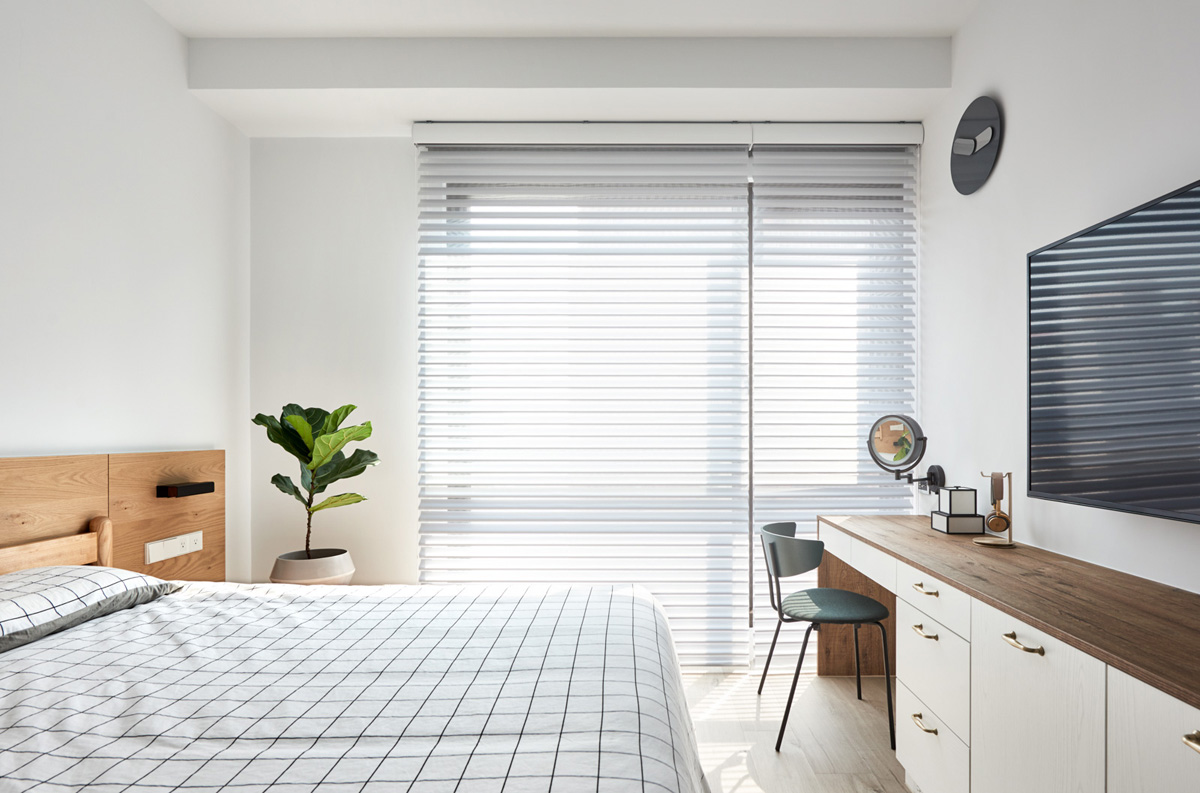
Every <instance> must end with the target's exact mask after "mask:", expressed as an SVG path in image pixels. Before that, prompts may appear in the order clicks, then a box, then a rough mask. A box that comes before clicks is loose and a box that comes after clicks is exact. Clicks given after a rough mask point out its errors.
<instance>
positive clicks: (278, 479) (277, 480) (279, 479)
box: [271, 474, 308, 507]
mask: <svg viewBox="0 0 1200 793" xmlns="http://www.w3.org/2000/svg"><path fill="white" fill-rule="evenodd" d="M271 484H273V485H275V487H277V488H279V489H280V490H281V491H283V492H284V493H285V494H287V495H289V496H291V497H292V498H294V499H296V500H297V501H299V502H300V503H301V504H303V505H304V506H306V507H307V506H308V501H306V500H305V498H304V496H302V495H300V491H299V490H297V489H296V483H295V482H293V481H292V480H291V478H290V477H287V476H284V475H283V474H275V476H273V477H271Z"/></svg>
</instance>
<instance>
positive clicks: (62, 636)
mask: <svg viewBox="0 0 1200 793" xmlns="http://www.w3.org/2000/svg"><path fill="white" fill-rule="evenodd" d="M702 786H703V782H702V777H701V774H700V770H699V762H698V758H697V756H696V749H695V740H694V738H693V735H692V727H691V722H690V721H689V719H688V715H687V709H686V704H685V702H684V695H683V690H682V683H681V680H680V677H679V671H678V666H677V663H676V659H675V654H674V649H673V645H672V643H671V640H670V636H669V633H668V630H667V624H666V620H665V618H664V617H663V615H662V612H661V610H660V609H659V608H658V606H657V604H656V603H655V602H654V601H653V599H652V598H651V597H650V596H649V595H648V594H646V593H644V592H641V591H639V590H636V589H629V588H623V587H616V588H614V587H568V586H560V587H553V586H551V587H538V588H527V587H484V588H450V587H428V586H421V587H411V586H405V587H318V588H305V587H291V586H264V585H253V586H251V585H237V584H206V585H188V586H186V587H185V588H184V589H183V590H182V591H180V592H178V593H176V594H174V595H171V596H168V597H165V598H162V599H160V600H157V601H155V602H153V603H150V604H146V605H143V606H139V607H137V608H134V609H130V610H127V611H122V612H118V613H116V614H112V615H109V616H107V617H103V618H100V619H96V620H93V621H91V622H88V623H86V624H84V625H80V626H78V627H75V628H72V629H70V630H67V631H65V632H63V633H59V634H56V635H54V636H50V637H47V638H44V639H40V640H38V641H36V642H34V643H32V644H29V645H26V646H24V647H20V648H17V649H14V650H11V651H9V652H7V653H4V654H3V655H0V791H6V792H7V791H26V790H38V791H89V792H92V791H94V792H95V793H115V792H116V791H126V790H128V791H170V790H180V791H194V792H195V793H202V792H204V791H218V790H220V791H238V793H257V792H258V791H268V790H269V791H272V792H273V793H282V791H288V792H289V793H293V792H294V793H300V792H301V791H317V790H319V791H331V792H340V791H406V790H410V791H421V792H422V793H424V792H426V791H428V792H430V793H433V792H434V791H464V793H474V792H475V791H478V792H479V793H487V792H488V791H495V792H496V793H499V792H500V791H505V792H512V791H522V792H524V791H529V792H530V793H532V792H533V791H546V792H547V793H570V792H571V791H591V792H594V793H602V792H603V791H613V792H614V793H615V792H616V791H655V792H657V791H665V792H670V793H684V792H685V791H687V792H689V793H690V792H691V791H698V790H701V789H703V787H702Z"/></svg>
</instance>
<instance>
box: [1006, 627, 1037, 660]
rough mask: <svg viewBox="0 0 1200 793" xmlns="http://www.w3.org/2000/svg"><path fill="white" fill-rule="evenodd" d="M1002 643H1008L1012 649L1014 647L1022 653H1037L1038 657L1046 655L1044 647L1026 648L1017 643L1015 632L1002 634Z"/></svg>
mask: <svg viewBox="0 0 1200 793" xmlns="http://www.w3.org/2000/svg"><path fill="white" fill-rule="evenodd" d="M1004 641H1006V642H1008V643H1009V644H1011V645H1012V646H1013V647H1016V648H1017V649H1018V650H1020V651H1022V652H1026V653H1037V654H1038V655H1045V654H1046V648H1045V647H1026V646H1025V645H1023V644H1021V643H1020V642H1019V641H1017V632H1016V631H1013V632H1012V633H1006V634H1004Z"/></svg>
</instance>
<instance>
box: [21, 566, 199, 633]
mask: <svg viewBox="0 0 1200 793" xmlns="http://www.w3.org/2000/svg"><path fill="white" fill-rule="evenodd" d="M178 589H180V586H179V585H178V584H172V583H169V582H167V581H162V580H160V579H158V578H155V577H154V576H149V575H145V574H143V573H135V572H132V571H131V570H121V569H118V568H115V567H92V566H61V567H35V568H33V569H30V570H20V571H18V572H15V573H8V574H7V575H0V652H4V651H5V650H11V649H13V648H14V647H20V646H21V645H22V644H29V643H30V642H32V641H34V640H35V639H40V638H42V637H43V636H47V635H49V634H51V633H56V632H58V631H61V630H66V629H67V628H70V627H73V626H75V625H79V624H82V623H84V622H87V621H88V620H90V619H95V618H96V617H102V616H104V615H105V614H111V613H113V612H114V611H120V610H121V609H127V608H131V607H133V606H137V605H139V604H142V603H149V602H150V601H152V600H157V599H158V598H160V597H162V596H163V595H169V594H170V593H172V592H175V591H177V590H178Z"/></svg>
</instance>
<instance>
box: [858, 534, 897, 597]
mask: <svg viewBox="0 0 1200 793" xmlns="http://www.w3.org/2000/svg"><path fill="white" fill-rule="evenodd" d="M850 543H851V545H850V565H851V566H852V567H853V568H854V569H855V570H857V571H858V572H860V573H862V574H863V575H865V576H866V577H867V578H869V579H871V580H872V581H874V582H875V583H876V584H879V585H880V586H881V587H883V588H884V589H886V590H887V591H888V592H895V591H896V557H894V556H889V555H888V554H886V553H884V552H883V551H881V550H879V549H878V548H876V547H875V546H873V545H867V544H866V543H865V542H863V541H862V540H858V539H855V538H854V537H851V538H850Z"/></svg>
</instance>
